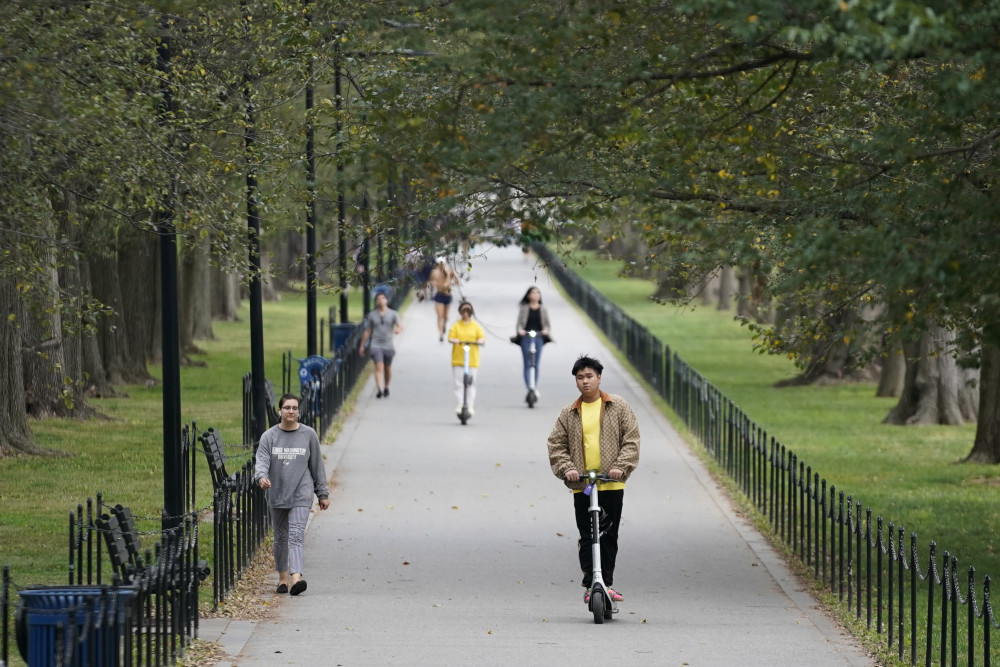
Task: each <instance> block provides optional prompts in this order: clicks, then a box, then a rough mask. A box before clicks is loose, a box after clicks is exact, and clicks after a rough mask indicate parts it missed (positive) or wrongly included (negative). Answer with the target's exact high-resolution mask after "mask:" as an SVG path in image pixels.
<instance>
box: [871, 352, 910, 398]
mask: <svg viewBox="0 0 1000 667" xmlns="http://www.w3.org/2000/svg"><path fill="white" fill-rule="evenodd" d="M905 386H906V355H905V354H904V352H903V348H901V347H890V348H886V349H885V355H884V356H883V357H882V373H881V375H879V379H878V390H876V392H875V395H876V396H884V397H897V396H902V394H903V388H904V387H905Z"/></svg>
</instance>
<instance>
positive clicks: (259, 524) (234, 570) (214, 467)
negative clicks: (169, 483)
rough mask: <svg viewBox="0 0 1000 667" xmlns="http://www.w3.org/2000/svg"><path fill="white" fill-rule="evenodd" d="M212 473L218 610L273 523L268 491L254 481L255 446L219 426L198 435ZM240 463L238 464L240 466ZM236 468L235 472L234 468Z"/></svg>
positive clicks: (214, 589) (215, 604)
mask: <svg viewBox="0 0 1000 667" xmlns="http://www.w3.org/2000/svg"><path fill="white" fill-rule="evenodd" d="M198 442H199V443H200V444H201V449H202V451H203V452H204V453H205V458H206V460H207V461H208V468H209V471H210V472H211V474H212V488H213V493H212V531H213V535H212V536H213V542H212V548H213V557H214V566H215V575H214V576H213V577H212V609H213V610H215V609H218V607H219V604H220V603H222V602H223V601H224V600H225V599H226V596H227V595H229V593H230V591H232V590H233V588H235V586H236V584H237V582H239V581H240V579H241V578H242V576H243V573H244V572H245V571H246V570H247V569H248V568H249V567H250V565H251V564H252V562H253V559H254V556H255V555H256V554H257V550H258V549H259V548H260V546H261V544H262V543H263V542H264V540H265V539H266V538H267V534H268V531H269V530H270V528H271V518H270V513H269V512H268V509H267V498H266V495H265V493H264V490H263V489H261V488H260V486H259V485H257V484H254V482H253V476H254V464H255V462H256V458H255V456H254V448H253V445H249V444H246V443H239V444H236V445H227V444H226V443H225V442H224V441H223V439H222V435H221V434H220V433H219V432H218V431H216V430H215V429H211V428H210V429H208V430H207V431H205V432H204V433H202V434H200V435H199V436H198ZM234 463H235V465H234ZM232 469H235V470H236V472H233V473H230V472H229V470H232Z"/></svg>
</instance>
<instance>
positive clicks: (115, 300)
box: [90, 256, 133, 385]
mask: <svg viewBox="0 0 1000 667" xmlns="http://www.w3.org/2000/svg"><path fill="white" fill-rule="evenodd" d="M90 276H91V282H92V286H93V289H94V296H95V297H97V299H99V300H100V301H101V303H103V304H104V305H105V306H107V307H108V308H110V309H112V311H113V312H111V313H110V314H108V315H105V316H103V317H101V318H100V320H98V322H97V332H98V333H97V339H98V349H99V350H100V353H101V360H102V361H103V363H104V370H105V372H106V373H107V375H108V382H110V383H111V384H113V385H119V384H130V383H131V382H132V379H133V378H132V377H131V376H129V375H128V369H129V363H128V361H127V359H126V353H127V347H128V343H127V342H126V340H125V339H126V338H128V333H127V329H126V326H125V318H124V317H123V315H122V297H121V281H120V280H119V277H118V261H117V260H116V259H115V258H113V257H94V256H92V257H91V258H90Z"/></svg>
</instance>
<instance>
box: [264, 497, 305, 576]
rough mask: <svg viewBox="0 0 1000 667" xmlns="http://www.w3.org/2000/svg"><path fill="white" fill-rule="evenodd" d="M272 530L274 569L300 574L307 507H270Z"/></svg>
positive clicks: (303, 554)
mask: <svg viewBox="0 0 1000 667" xmlns="http://www.w3.org/2000/svg"><path fill="white" fill-rule="evenodd" d="M270 510H271V526H272V527H273V528H274V569H275V570H277V571H278V572H291V573H292V574H295V573H296V572H297V573H299V574H301V573H302V567H303V565H304V564H305V553H306V542H305V535H306V522H307V521H308V520H309V508H308V507H290V508H283V507H271V508H270Z"/></svg>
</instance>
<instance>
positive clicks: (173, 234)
mask: <svg viewBox="0 0 1000 667" xmlns="http://www.w3.org/2000/svg"><path fill="white" fill-rule="evenodd" d="M171 57H172V55H171V51H170V42H169V40H168V39H167V37H166V36H164V37H163V39H161V40H160V43H159V44H158V45H157V47H156V67H157V69H158V70H159V71H160V73H161V75H162V79H161V81H162V83H161V90H162V91H163V101H162V102H161V103H160V123H161V124H165V123H166V118H167V117H168V115H169V114H170V113H171V112H172V111H173V104H174V102H173V96H172V93H171V89H170V83H169V72H170V59H171ZM174 190H175V185H174V184H173V183H171V184H170V187H169V188H168V190H167V194H166V196H165V198H164V200H163V202H162V204H161V210H160V211H159V212H158V213H157V220H156V231H157V232H158V233H159V235H160V327H161V329H160V334H161V345H162V349H161V352H160V353H161V355H162V356H163V518H162V528H163V529H164V530H166V529H170V528H174V527H175V526H178V525H180V523H181V517H182V516H183V514H184V481H183V480H184V476H183V454H182V453H181V359H180V333H179V332H180V327H179V325H178V320H179V315H178V310H177V308H178V306H177V282H178V281H177V230H176V228H175V227H174V221H173V218H174V201H173V192H174Z"/></svg>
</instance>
